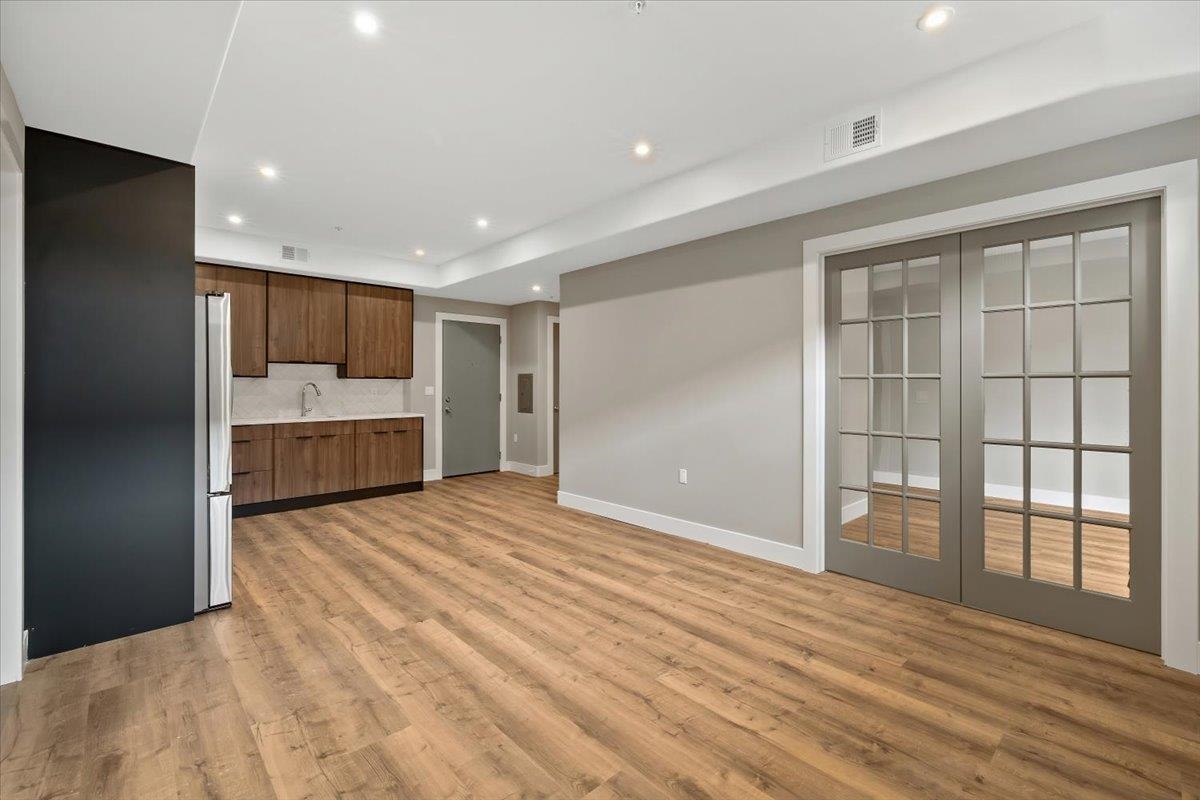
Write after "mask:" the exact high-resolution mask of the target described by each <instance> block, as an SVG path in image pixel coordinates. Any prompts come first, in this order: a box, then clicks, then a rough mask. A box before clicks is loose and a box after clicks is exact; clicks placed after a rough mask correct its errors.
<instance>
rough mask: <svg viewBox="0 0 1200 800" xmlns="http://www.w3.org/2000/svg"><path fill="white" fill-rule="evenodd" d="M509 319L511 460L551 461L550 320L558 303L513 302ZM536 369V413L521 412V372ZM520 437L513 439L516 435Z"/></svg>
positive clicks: (534, 381)
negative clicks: (548, 428)
mask: <svg viewBox="0 0 1200 800" xmlns="http://www.w3.org/2000/svg"><path fill="white" fill-rule="evenodd" d="M511 312H512V316H511V317H510V318H509V322H508V335H509V341H510V343H511V344H510V347H509V349H508V397H509V404H508V460H509V461H516V462H519V463H522V464H529V465H530V466H535V467H536V466H542V465H547V464H549V463H550V456H549V449H548V440H547V436H546V414H547V408H546V377H547V374H548V372H547V370H548V368H549V363H548V358H547V355H546V352H547V351H546V320H547V319H548V318H549V317H553V316H557V315H558V304H557V303H549V302H544V301H537V302H533V303H522V304H520V305H516V306H512V308H511ZM522 372H531V373H533V413H532V414H519V413H517V375H519V374H520V373H522ZM514 434H515V435H516V437H517V440H516V441H515V442H514V441H513V435H514Z"/></svg>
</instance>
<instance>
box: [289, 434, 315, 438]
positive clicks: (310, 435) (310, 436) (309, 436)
mask: <svg viewBox="0 0 1200 800" xmlns="http://www.w3.org/2000/svg"><path fill="white" fill-rule="evenodd" d="M292 438H293V439H311V438H313V437H312V434H309V435H308V436H293V437H292Z"/></svg>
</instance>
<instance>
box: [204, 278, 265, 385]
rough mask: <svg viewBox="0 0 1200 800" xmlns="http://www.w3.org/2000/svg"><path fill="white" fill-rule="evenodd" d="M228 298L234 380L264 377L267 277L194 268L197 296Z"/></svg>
mask: <svg viewBox="0 0 1200 800" xmlns="http://www.w3.org/2000/svg"><path fill="white" fill-rule="evenodd" d="M209 292H222V293H225V294H228V295H229V301H230V309H229V316H230V323H231V324H230V327H231V328H232V330H231V331H230V337H231V339H232V357H233V358H232V360H233V374H234V376H235V377H247V378H263V377H266V375H267V273H265V272H262V271H261V270H256V269H240V268H238V267H220V266H217V265H216V264H197V265H196V294H207V293H209Z"/></svg>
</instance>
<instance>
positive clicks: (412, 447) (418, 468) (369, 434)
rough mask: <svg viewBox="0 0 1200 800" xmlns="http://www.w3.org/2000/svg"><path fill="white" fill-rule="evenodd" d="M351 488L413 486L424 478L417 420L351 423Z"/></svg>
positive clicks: (419, 427)
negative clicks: (353, 432)
mask: <svg viewBox="0 0 1200 800" xmlns="http://www.w3.org/2000/svg"><path fill="white" fill-rule="evenodd" d="M354 426H355V427H354V430H355V434H354V437H355V442H354V488H356V489H371V488H374V487H376V486H394V485H396V484H402V483H415V482H417V481H420V480H421V479H422V477H423V474H422V473H423V472H424V467H425V465H424V464H423V463H422V461H423V459H422V450H423V448H422V426H421V420H420V419H417V418H406V419H371V420H358V421H357V422H355V423H354Z"/></svg>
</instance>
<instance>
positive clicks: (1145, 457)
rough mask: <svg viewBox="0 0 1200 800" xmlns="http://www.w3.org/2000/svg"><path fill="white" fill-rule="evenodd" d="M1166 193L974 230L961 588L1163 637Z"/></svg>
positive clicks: (966, 342)
mask: <svg viewBox="0 0 1200 800" xmlns="http://www.w3.org/2000/svg"><path fill="white" fill-rule="evenodd" d="M1158 220H1159V201H1158V200H1157V199H1149V200H1140V201H1136V202H1132V203H1122V204H1119V205H1112V206H1106V207H1103V208H1095V209H1089V210H1086V211H1079V212H1075V213H1070V214H1060V215H1056V216H1053V217H1045V218H1042V219H1035V220H1030V221H1028V222H1020V223H1014V224H1011V225H1003V226H998V227H995V228H987V229H984V230H979V231H973V232H971V233H966V234H963V236H962V266H963V280H962V302H963V407H962V411H963V414H962V417H963V475H962V480H963V602H964V603H967V604H968V605H972V606H975V607H977V608H982V609H985V610H987V611H993V612H996V613H999V614H1003V615H1005V616H1010V617H1017V618H1019V619H1024V620H1028V621H1030V622H1036V623H1038V624H1041V625H1048V626H1051V627H1054V628H1060V629H1062V630H1067V631H1071V632H1074V633H1080V634H1083V635H1085V636H1091V637H1093V638H1097V639H1103V640H1105V641H1109V642H1114V643H1116V644H1121V645H1125V646H1128V647H1135V648H1138V649H1140V650H1148V651H1151V652H1159V651H1160V635H1161V634H1160V630H1161V628H1160V622H1159V613H1160V575H1161V565H1160V558H1161V555H1160V530H1159V522H1160V521H1159V505H1160V500H1159V499H1160V497H1161V495H1160V484H1159V481H1160V478H1159V473H1160V467H1159V463H1160V462H1159V449H1160V441H1161V432H1160V426H1159V413H1160V411H1159V408H1160V406H1159V391H1160V390H1159V344H1158V342H1159V286H1158V280H1159V278H1158V252H1159V241H1158V237H1159V231H1158V225H1159V223H1158Z"/></svg>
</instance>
